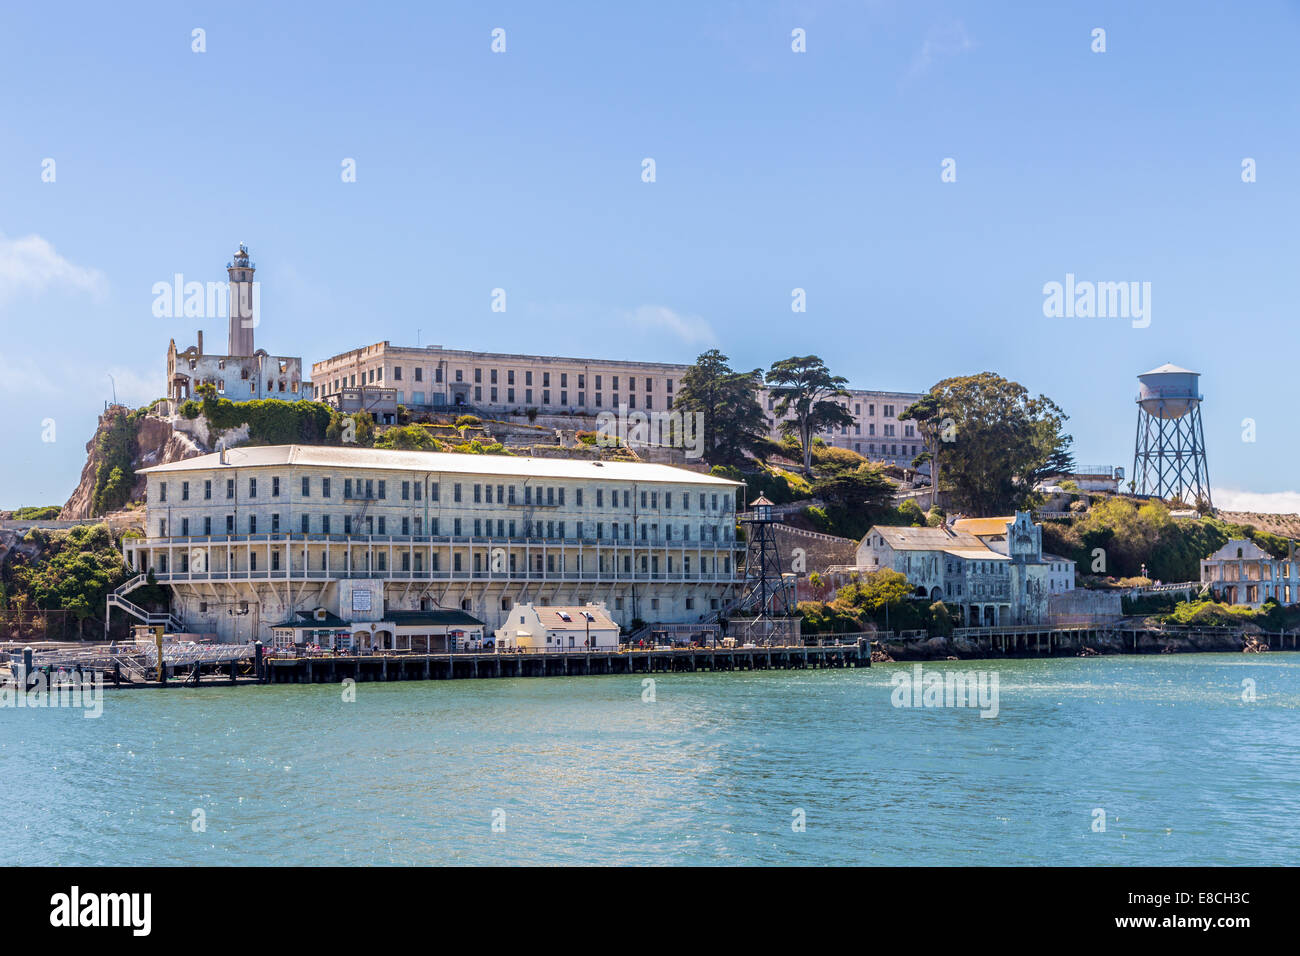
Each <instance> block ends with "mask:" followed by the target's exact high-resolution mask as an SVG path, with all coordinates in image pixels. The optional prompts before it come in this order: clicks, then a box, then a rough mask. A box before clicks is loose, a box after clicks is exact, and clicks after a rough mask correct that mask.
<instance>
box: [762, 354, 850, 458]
mask: <svg viewBox="0 0 1300 956" xmlns="http://www.w3.org/2000/svg"><path fill="white" fill-rule="evenodd" d="M766 380H767V384H768V387H769V388H770V389H771V394H772V397H773V398H775V399H776V406H775V409H774V411H775V412H776V414H777V417H778V418H784V417H785V416H786V415H787V414H793V416H794V417H793V418H791V419H790V420H789V421H786V422H783V423H782V424H781V430H782V432H784V433H785V434H787V435H794V436H796V437H797V438H798V439H799V443H800V444H801V445H802V446H803V473H804V474H805V475H811V474H812V443H813V437H814V436H815V435H816V434H817V433H818V432H820V431H825V430H828V429H832V428H837V427H839V426H841V425H851V424H853V416H852V415H850V414H849V411H848V409H846V408H845V407H844V406H843V405H841V404H840V403H839V402H836V401H833V399H836V398H847V397H848V394H849V393H848V391H847V390H846V389H845V388H844V386H845V385H847V384H848V379H846V378H845V377H844V376H843V375H832V374H831V373H830V370H829V369H827V367H826V363H825V362H823V361H822V360H821V359H820V358H818V357H817V356H816V355H802V356H792V357H791V358H788V359H782V360H781V361H779V362H773V363H772V367H771V368H770V369H768V371H767V377H766Z"/></svg>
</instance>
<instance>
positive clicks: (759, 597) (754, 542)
mask: <svg viewBox="0 0 1300 956" xmlns="http://www.w3.org/2000/svg"><path fill="white" fill-rule="evenodd" d="M746 523H747V524H748V526H749V534H748V541H747V544H746V550H745V584H744V589H743V590H742V592H741V596H740V600H739V601H738V602H737V603H736V605H735V607H734V608H733V610H732V614H733V615H735V616H737V617H752V619H753V623H752V625H750V627H749V630H750V631H751V633H752V632H755V631H762V632H763V634H764V635H767V632H769V631H771V632H772V633H773V634H776V633H778V632H779V633H782V634H783V633H784V631H783V630H782V628H783V627H784V626H785V625H786V624H787V623H788V622H789V621H790V619H792V618H794V617H795V616H796V614H797V607H796V602H795V600H794V595H793V593H792V592H793V586H792V584H791V583H790V581H789V579H788V578H787V576H786V575H785V574H784V568H783V566H782V563H781V555H780V552H779V551H778V550H777V543H776V530H775V528H774V527H773V522H772V521H771V520H770V519H763V518H757V517H750V518H748V519H746ZM755 636H760V635H757V634H755Z"/></svg>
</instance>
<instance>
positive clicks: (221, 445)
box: [217, 439, 227, 465]
mask: <svg viewBox="0 0 1300 956" xmlns="http://www.w3.org/2000/svg"><path fill="white" fill-rule="evenodd" d="M217 455H218V456H219V457H218V458H217V460H218V461H219V462H221V464H223V465H225V464H227V461H226V442H225V440H224V439H222V440H221V441H219V442H217Z"/></svg>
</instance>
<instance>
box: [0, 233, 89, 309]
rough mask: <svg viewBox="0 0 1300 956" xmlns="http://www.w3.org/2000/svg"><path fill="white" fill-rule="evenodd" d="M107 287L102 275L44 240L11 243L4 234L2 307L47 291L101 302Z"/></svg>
mask: <svg viewBox="0 0 1300 956" xmlns="http://www.w3.org/2000/svg"><path fill="white" fill-rule="evenodd" d="M107 287H108V282H107V280H106V279H105V277H104V274H103V273H102V272H100V271H99V270H98V269H87V268H85V267H83V266H78V265H74V264H73V263H71V262H69V261H68V260H67V259H65V258H63V256H61V255H59V254H58V253H57V252H55V251H54V247H53V246H52V245H50V243H49V242H48V241H47V240H45V239H42V238H41V237H40V236H37V235H31V236H25V237H23V238H22V239H9V238H8V237H6V236H5V235H4V234H3V233H0V304H3V303H5V302H6V301H8V300H10V299H12V298H15V297H16V296H18V295H21V294H29V295H38V294H40V293H42V292H44V291H46V290H47V289H62V290H67V291H73V292H86V293H89V294H90V295H92V296H94V297H96V298H100V297H102V296H103V295H104V293H105V291H106V290H107Z"/></svg>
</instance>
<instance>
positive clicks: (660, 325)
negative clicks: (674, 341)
mask: <svg viewBox="0 0 1300 956" xmlns="http://www.w3.org/2000/svg"><path fill="white" fill-rule="evenodd" d="M627 321H628V324H629V325H634V326H636V327H638V328H642V329H662V330H664V331H666V332H668V333H670V334H671V335H674V336H676V337H677V338H679V339H681V340H682V341H683V342H687V343H692V344H694V343H699V342H713V341H716V338H715V336H714V334H713V328H712V327H711V326H710V325H709V323H708V322H706V321H705V320H704V319H702V318H700V317H699V316H698V315H682V314H681V313H679V312H674V311H673V310H672V309H670V308H668V307H667V306H662V305H643V306H641V307H639V308H637V309H635V310H634V311H632V312H629V313H628V314H627Z"/></svg>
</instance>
